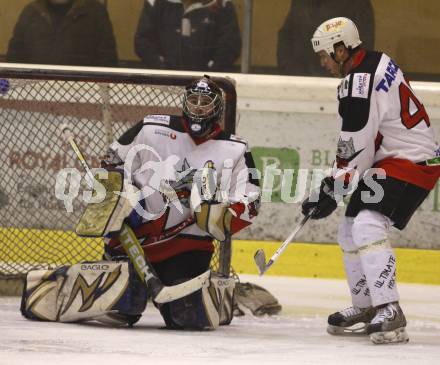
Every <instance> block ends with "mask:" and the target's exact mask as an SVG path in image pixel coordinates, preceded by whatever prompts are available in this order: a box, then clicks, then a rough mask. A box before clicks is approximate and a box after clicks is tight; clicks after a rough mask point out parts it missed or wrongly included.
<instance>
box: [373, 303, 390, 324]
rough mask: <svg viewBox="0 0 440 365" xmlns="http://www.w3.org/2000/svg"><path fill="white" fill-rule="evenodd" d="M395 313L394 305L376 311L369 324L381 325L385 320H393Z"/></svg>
mask: <svg viewBox="0 0 440 365" xmlns="http://www.w3.org/2000/svg"><path fill="white" fill-rule="evenodd" d="M395 311H396V309H395V308H394V305H392V304H388V305H387V306H385V307H382V308H380V309H379V310H378V311H377V313H376V316H375V317H374V318H373V320H372V321H371V323H372V324H373V323H381V322H384V321H385V319H390V318H393V316H394V312H395Z"/></svg>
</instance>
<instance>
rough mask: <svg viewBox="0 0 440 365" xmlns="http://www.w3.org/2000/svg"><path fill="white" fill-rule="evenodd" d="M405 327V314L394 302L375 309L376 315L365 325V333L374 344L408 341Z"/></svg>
mask: <svg viewBox="0 0 440 365" xmlns="http://www.w3.org/2000/svg"><path fill="white" fill-rule="evenodd" d="M405 327H406V318H405V315H404V314H403V312H402V309H401V308H400V306H399V303H398V302H394V303H388V304H386V305H385V306H382V307H381V308H378V309H377V313H376V316H375V317H374V318H373V319H372V320H371V322H370V324H369V325H368V327H367V333H368V334H369V335H370V339H371V341H372V342H373V343H375V344H385V343H397V342H408V340H409V338H408V334H407V333H406V330H405Z"/></svg>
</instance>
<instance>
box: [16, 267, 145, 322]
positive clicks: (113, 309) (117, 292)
mask: <svg viewBox="0 0 440 365" xmlns="http://www.w3.org/2000/svg"><path fill="white" fill-rule="evenodd" d="M147 299H148V293H147V289H146V287H145V285H143V283H142V282H141V281H140V279H139V277H138V276H137V274H136V273H135V272H134V269H133V267H132V266H131V265H130V264H129V263H128V262H90V263H81V264H76V265H73V266H61V267H59V268H57V269H55V270H33V271H30V272H29V273H28V275H27V276H26V282H25V287H24V291H23V296H22V303H21V313H22V314H23V316H24V317H26V318H28V319H34V320H41V321H58V322H79V321H87V320H97V321H100V322H102V323H106V324H113V325H115V324H116V325H123V324H129V325H132V324H133V323H135V322H137V320H139V318H140V315H141V313H142V312H143V311H144V309H145V306H146V303H147Z"/></svg>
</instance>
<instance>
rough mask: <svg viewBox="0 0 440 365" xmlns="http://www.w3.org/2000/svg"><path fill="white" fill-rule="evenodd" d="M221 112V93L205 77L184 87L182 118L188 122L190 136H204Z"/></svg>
mask: <svg viewBox="0 0 440 365" xmlns="http://www.w3.org/2000/svg"><path fill="white" fill-rule="evenodd" d="M222 112H223V96H222V92H221V90H220V88H219V87H218V86H217V85H216V84H215V83H214V82H213V81H211V80H210V79H209V78H208V77H207V76H205V77H203V78H202V79H200V80H198V81H196V82H194V83H192V84H191V85H189V86H187V87H186V90H185V95H184V98H183V116H184V117H185V119H186V120H187V121H188V124H189V133H190V134H191V135H193V136H196V137H202V136H205V135H206V134H207V133H209V132H210V131H211V130H212V128H213V127H214V125H215V124H216V123H217V122H218V121H219V120H220V119H221V117H222Z"/></svg>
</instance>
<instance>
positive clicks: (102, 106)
mask: <svg viewBox="0 0 440 365" xmlns="http://www.w3.org/2000/svg"><path fill="white" fill-rule="evenodd" d="M201 76H202V74H200V75H186V74H182V75H180V74H179V75H174V74H165V73H160V72H157V73H156V72H154V73H148V71H143V70H129V69H121V70H118V69H101V68H84V67H56V66H38V67H37V66H26V65H13V64H1V63H0V136H1V137H0V151H1V152H2V158H0V171H1V176H2V178H1V179H0V279H7V280H10V279H13V278H22V277H23V276H24V275H25V274H26V272H28V271H29V270H31V269H35V268H52V267H56V266H58V265H64V264H74V263H77V262H82V261H88V260H89V261H90V260H92V261H93V260H99V259H100V258H101V257H102V253H103V241H102V239H89V238H81V237H78V236H76V235H75V234H74V232H73V228H74V226H75V224H76V223H77V221H78V219H79V217H80V215H81V213H82V211H83V209H84V203H83V202H82V200H81V199H79V198H77V199H75V200H73V201H72V206H73V212H72V213H68V212H66V208H65V205H64V203H63V201H61V200H59V199H57V198H56V195H55V184H56V176H57V174H58V172H59V171H60V170H61V169H63V168H77V169H78V170H80V166H79V165H78V162H77V161H76V159H75V156H74V154H73V153H71V151H70V149H69V146H68V145H67V144H66V143H65V142H64V141H63V140H62V138H61V133H60V127H61V125H63V124H67V125H68V126H69V127H70V129H71V130H72V131H73V133H74V135H75V138H76V140H77V142H78V144H79V146H80V148H81V149H82V150H83V152H84V154H85V156H86V159H87V161H88V163H89V164H90V165H91V166H92V167H98V166H99V161H100V158H101V157H102V156H103V155H104V153H105V151H106V149H107V146H108V145H109V143H110V142H111V141H113V140H115V139H116V138H118V137H119V136H121V135H122V133H124V131H126V130H127V129H128V128H130V127H131V126H132V125H134V124H135V123H137V122H139V121H140V120H142V119H143V117H144V116H145V115H147V114H173V115H181V112H182V110H181V104H182V97H183V91H184V86H186V85H188V84H189V83H191V82H192V81H194V80H196V79H198V78H200V77H201ZM212 80H213V81H214V82H216V83H217V85H219V87H220V88H221V89H222V92H223V95H224V100H225V108H224V116H223V128H224V129H225V131H227V132H230V133H233V132H234V131H235V121H236V104H237V95H236V90H235V86H234V83H233V82H232V80H230V79H228V78H224V77H212ZM216 246H217V247H216V253H215V259H214V260H213V262H214V263H215V265H216V267H215V268H214V269H215V270H220V268H223V269H222V270H223V271H224V270H226V269H225V268H226V267H227V268H229V267H230V252H220V250H221V249H223V250H230V241H229V242H228V243H227V244H225V245H218V244H217V245H216ZM220 247H221V248H220ZM219 258H221V259H220V260H223V261H224V260H229V261H228V262H227V263H225V262H219Z"/></svg>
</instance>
